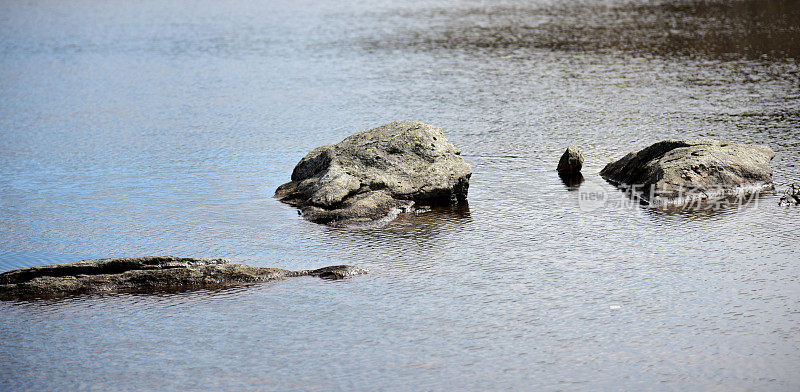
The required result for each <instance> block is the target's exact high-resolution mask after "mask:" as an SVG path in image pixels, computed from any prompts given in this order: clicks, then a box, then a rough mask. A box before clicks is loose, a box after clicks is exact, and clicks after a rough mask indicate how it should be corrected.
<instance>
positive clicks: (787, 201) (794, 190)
mask: <svg viewBox="0 0 800 392" xmlns="http://www.w3.org/2000/svg"><path fill="white" fill-rule="evenodd" d="M778 205H782V206H798V205H800V184H799V183H792V184H789V188H787V189H786V190H784V191H783V196H781V198H780V200H778Z"/></svg>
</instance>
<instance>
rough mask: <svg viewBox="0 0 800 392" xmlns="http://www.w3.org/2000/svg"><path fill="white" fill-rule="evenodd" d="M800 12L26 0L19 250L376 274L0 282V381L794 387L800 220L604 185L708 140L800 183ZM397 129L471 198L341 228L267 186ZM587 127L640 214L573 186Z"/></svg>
mask: <svg viewBox="0 0 800 392" xmlns="http://www.w3.org/2000/svg"><path fill="white" fill-rule="evenodd" d="M798 26H800V4H798V2H797V1H751V0H745V1H730V2H719V1H709V2H694V1H663V2H639V1H636V2H627V1H603V2H594V1H592V2H579V1H557V0H553V1H533V2H522V1H456V2H435V1H427V0H423V1H407V2H397V1H384V2H377V1H370V2H366V1H362V2H357V1H356V2H338V1H305V0H293V1H280V0H275V1H266V2H215V1H147V0H146V1H136V2H130V1H117V0H112V1H91V0H75V1H55V0H32V1H26V2H22V1H8V2H3V3H2V4H0V53H2V56H1V57H0V270H9V269H13V268H20V267H26V266H35V265H43V264H50V263H55V262H69V261H77V260H80V259H84V258H89V257H110V256H125V255H151V254H174V255H178V256H195V257H201V256H207V257H229V258H231V259H233V260H235V261H239V262H245V263H250V264H254V265H261V266H275V267H281V268H288V269H307V268H315V267H322V266H325V265H331V264H357V265H360V266H363V267H366V268H368V269H369V270H370V271H371V273H370V274H369V275H366V276H361V277H356V278H354V279H349V280H344V281H323V280H319V279H316V278H296V279H290V280H285V281H281V282H277V283H270V284H262V285H255V286H249V287H237V288H233V289H228V290H219V291H206V290H201V291H190V292H183V293H172V294H169V293H161V294H153V295H134V294H112V295H98V296H81V297H75V298H67V299H61V300H42V301H32V302H2V303H0V358H2V361H0V389H2V390H26V391H27V390H79V389H89V390H91V389H98V390H501V389H509V390H724V391H730V390H771V391H796V390H799V389H800V282H799V281H798V279H800V264H798V259H799V257H798V256H799V255H800V246H798V242H797V233H798V229H800V225H799V224H798V223H797V222H798V216H800V209H797V208H794V209H792V208H788V209H787V208H779V207H778V206H777V197H778V196H777V195H776V194H767V195H763V196H762V197H760V198H758V199H756V200H754V201H753V202H752V203H750V204H749V205H747V206H745V207H743V208H738V207H729V208H724V209H721V210H716V211H698V212H684V213H660V212H657V211H651V210H647V209H644V208H641V207H639V206H635V205H627V204H628V203H625V200H626V199H625V198H624V197H623V196H622V195H621V194H620V193H619V192H617V191H616V190H614V189H613V188H612V187H611V186H610V185H607V184H605V183H604V182H603V181H602V180H600V178H599V176H598V175H597V172H599V170H600V169H601V168H602V167H603V165H605V164H606V163H607V162H609V161H611V160H613V159H616V158H618V157H620V156H622V155H623V154H625V153H627V152H628V151H631V150H634V149H638V148H641V147H643V146H645V145H648V144H650V143H652V142H655V141H658V140H662V139H666V138H687V137H713V138H720V139H725V140H729V141H734V142H754V143H763V144H768V145H769V146H770V147H771V148H772V149H773V150H775V152H776V157H775V159H774V160H773V168H774V170H775V181H776V183H778V184H784V183H786V182H789V181H791V180H795V179H797V178H798V177H800V173H798V164H797V159H798V153H799V152H800V66H799V64H798V61H799V60H798V59H800V50H798V48H800V44H798V43H799V42H800V29H798ZM396 119H407V120H417V121H422V122H426V123H430V124H434V125H438V126H441V127H443V128H444V129H445V132H446V135H447V136H448V138H449V139H450V141H452V142H453V143H454V144H456V145H457V146H458V147H460V148H461V149H462V150H463V152H464V153H463V156H464V157H465V159H466V160H467V161H468V162H469V163H470V164H471V165H472V168H473V176H472V181H471V188H470V195H469V208H468V209H461V210H457V211H454V210H437V211H433V212H430V213H426V214H420V215H403V216H401V217H400V218H399V219H397V220H396V221H394V222H392V223H390V224H389V225H387V226H384V227H382V228H373V229H359V230H355V229H332V228H328V227H324V226H320V225H315V224H311V223H309V222H305V221H303V220H302V219H301V218H300V217H298V216H297V212H296V211H295V210H294V209H293V208H291V207H289V206H287V205H283V204H281V203H279V202H277V201H275V200H274V199H272V198H271V196H272V193H273V191H274V189H275V188H276V187H277V186H278V185H280V184H281V183H283V182H285V181H288V179H289V175H290V173H291V170H292V168H293V166H294V164H295V163H296V162H297V161H298V160H299V159H300V158H302V157H303V156H304V155H305V154H306V153H307V152H308V151H310V150H311V149H312V148H314V147H316V146H319V145H322V144H328V143H335V142H338V141H340V140H341V139H343V138H344V137H346V136H347V135H349V134H351V133H353V132H356V131H360V130H365V129H369V128H372V127H375V126H378V125H381V124H384V123H388V122H390V121H393V120H396ZM568 144H577V145H580V146H581V147H582V148H583V150H584V154H585V156H586V164H585V168H584V171H583V172H584V176H585V180H584V182H583V183H582V184H580V189H587V188H584V187H594V188H595V189H600V190H601V191H602V192H607V195H608V196H609V197H610V198H613V199H618V201H619V202H620V203H617V204H613V205H605V206H603V207H601V208H593V206H587V205H585V204H579V203H578V196H577V195H578V194H579V193H580V190H576V189H575V187H574V186H573V187H570V186H567V185H565V184H564V183H562V181H561V180H560V179H559V178H558V176H557V175H556V174H555V172H554V168H555V166H556V163H557V160H558V158H559V156H560V154H561V152H563V150H564V148H565V147H566V146H567V145H568ZM778 188H779V189H781V186H779V187H778ZM588 207H592V208H588ZM594 207H596V206H594Z"/></svg>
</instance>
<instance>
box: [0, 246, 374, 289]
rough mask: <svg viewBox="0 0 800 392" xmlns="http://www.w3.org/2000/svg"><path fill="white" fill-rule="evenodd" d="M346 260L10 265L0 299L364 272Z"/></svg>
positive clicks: (0, 283)
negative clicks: (296, 266) (305, 266)
mask: <svg viewBox="0 0 800 392" xmlns="http://www.w3.org/2000/svg"><path fill="white" fill-rule="evenodd" d="M366 272H367V271H366V270H364V269H362V268H359V267H355V266H352V265H338V266H332V267H325V268H320V269H316V270H306V271H289V270H284V269H279V268H267V267H253V266H249V265H244V264H229V263H228V261H227V260H225V259H193V258H184V257H173V256H148V257H117V258H110V259H95V260H83V261H79V262H75V263H65V264H53V265H46V266H42V267H31V268H22V269H16V270H13V271H8V272H4V273H2V274H0V299H6V300H8V299H24V298H51V297H59V296H65V295H75V294H87V293H100V292H119V291H153V290H174V289H192V288H206V287H225V286H232V285H237V284H243V283H255V282H267V281H271V280H278V279H283V278H287V277H293V276H319V277H321V278H323V279H341V278H346V277H350V276H354V275H359V274H363V273H366Z"/></svg>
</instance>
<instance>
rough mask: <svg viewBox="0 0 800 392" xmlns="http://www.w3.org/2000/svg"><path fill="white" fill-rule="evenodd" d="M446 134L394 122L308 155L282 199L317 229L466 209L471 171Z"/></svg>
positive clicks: (277, 193) (281, 192)
mask: <svg viewBox="0 0 800 392" xmlns="http://www.w3.org/2000/svg"><path fill="white" fill-rule="evenodd" d="M460 154H461V151H460V150H459V149H458V148H456V147H455V146H453V144H451V143H450V142H449V141H447V139H446V138H445V136H444V134H443V133H442V129H441V128H438V127H434V126H431V125H426V124H422V123H418V122H411V121H395V122H393V123H391V124H387V125H383V126H380V127H378V128H374V129H370V130H368V131H364V132H359V133H356V134H354V135H351V136H349V137H347V138H346V139H344V140H343V141H341V142H340V143H338V144H334V145H328V146H322V147H318V148H316V149H314V150H313V151H311V152H310V153H309V154H308V155H306V156H305V157H304V158H303V159H302V160H300V162H299V163H298V164H297V166H296V167H295V168H294V171H293V172H292V181H290V182H288V183H286V184H283V185H281V186H280V187H278V189H277V190H276V191H275V197H276V198H278V199H280V200H281V201H283V202H285V203H288V204H291V205H294V206H296V207H299V208H300V209H301V211H302V215H303V217H304V218H306V219H308V220H310V221H312V222H317V223H326V224H330V225H334V226H349V225H357V224H364V223H370V222H376V221H380V220H382V219H384V220H389V219H393V218H394V216H396V214H397V213H399V212H400V211H402V210H407V209H409V208H411V206H413V205H414V204H415V203H416V204H420V205H454V204H460V203H465V202H466V199H467V191H468V189H469V178H470V176H471V175H472V171H471V169H470V167H469V165H468V164H467V163H466V162H465V161H464V159H463V158H461V156H460Z"/></svg>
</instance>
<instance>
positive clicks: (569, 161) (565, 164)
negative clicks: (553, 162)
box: [556, 146, 583, 177]
mask: <svg viewBox="0 0 800 392" xmlns="http://www.w3.org/2000/svg"><path fill="white" fill-rule="evenodd" d="M581 168H583V153H582V152H581V150H580V149H579V148H578V147H577V146H569V147H567V150H566V151H564V154H562V155H561V159H560V160H559V161H558V167H557V168H556V170H558V174H559V175H561V176H562V177H564V176H573V175H576V174H578V173H580V171H581Z"/></svg>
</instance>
